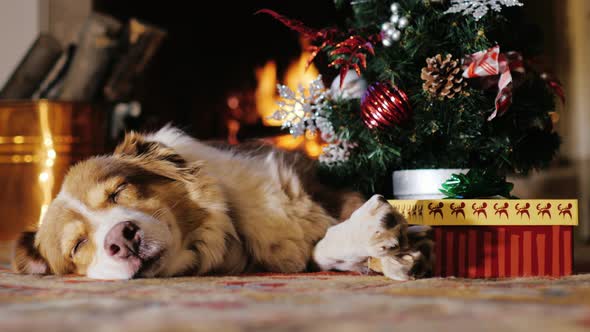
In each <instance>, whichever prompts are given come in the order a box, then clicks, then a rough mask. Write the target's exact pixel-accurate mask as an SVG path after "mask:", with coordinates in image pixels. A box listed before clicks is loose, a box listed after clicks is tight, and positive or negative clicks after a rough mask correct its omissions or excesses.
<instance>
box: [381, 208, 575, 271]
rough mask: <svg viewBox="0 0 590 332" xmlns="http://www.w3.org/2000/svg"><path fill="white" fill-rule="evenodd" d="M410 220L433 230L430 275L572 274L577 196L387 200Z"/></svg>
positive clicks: (411, 222)
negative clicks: (532, 198) (555, 198)
mask: <svg viewBox="0 0 590 332" xmlns="http://www.w3.org/2000/svg"><path fill="white" fill-rule="evenodd" d="M389 202H390V204H391V205H393V206H394V207H396V208H397V209H398V210H399V211H400V212H401V213H402V214H403V215H404V216H405V217H406V218H407V219H408V222H409V223H410V224H415V225H429V226H432V227H433V230H434V241H435V245H434V253H435V266H434V276H438V277H449V276H455V277H463V278H503V277H527V276H553V277H559V276H565V275H570V274H572V265H573V226H576V225H578V201H577V200H548V199H545V200H520V199H519V200H511V199H464V200H458V199H449V200H446V199H444V200H391V201H389Z"/></svg>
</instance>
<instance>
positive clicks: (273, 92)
mask: <svg viewBox="0 0 590 332" xmlns="http://www.w3.org/2000/svg"><path fill="white" fill-rule="evenodd" d="M301 46H302V49H307V46H306V44H305V43H304V42H303V41H302V45H301ZM310 55H311V54H310V53H309V52H306V51H304V52H302V53H301V55H300V56H299V58H298V59H296V60H295V61H293V62H292V63H291V64H290V65H289V67H288V68H287V71H286V73H285V77H284V78H283V80H282V82H279V81H278V80H277V65H276V63H275V62H274V61H272V60H271V61H268V62H267V63H266V64H265V65H264V67H262V68H259V69H257V70H256V79H257V81H258V86H257V87H256V94H255V100H256V109H257V110H258V114H260V116H261V118H262V122H263V124H264V125H266V126H280V125H281V124H282V121H280V120H274V119H270V116H272V115H273V114H274V112H275V111H276V110H277V108H278V106H277V101H279V96H278V94H277V84H279V83H281V84H285V85H287V86H288V87H289V88H291V90H293V91H297V89H298V87H299V85H302V86H304V87H306V86H308V85H309V84H310V83H311V82H312V81H313V80H314V79H316V78H317V77H318V75H319V71H318V70H317V68H316V67H315V66H314V65H313V64H312V65H310V66H309V67H308V68H307V69H306V67H307V60H308V59H309V57H310ZM273 143H274V144H275V145H276V146H278V147H279V148H282V149H286V150H296V149H302V150H303V151H305V153H306V154H307V155H308V156H310V157H313V158H317V157H318V156H319V155H320V154H321V152H322V145H321V141H320V139H319V137H317V135H316V136H313V137H307V138H304V137H297V138H295V137H293V136H291V135H282V136H278V137H276V138H274V140H273Z"/></svg>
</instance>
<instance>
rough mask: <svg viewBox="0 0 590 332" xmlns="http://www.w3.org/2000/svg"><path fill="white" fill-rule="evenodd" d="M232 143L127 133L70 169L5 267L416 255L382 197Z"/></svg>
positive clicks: (256, 266)
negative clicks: (322, 180)
mask: <svg viewBox="0 0 590 332" xmlns="http://www.w3.org/2000/svg"><path fill="white" fill-rule="evenodd" d="M238 150H239V149H238ZM238 150H235V149H234V150H230V149H220V148H214V147H212V146H209V145H206V144H203V143H201V142H199V141H197V140H194V139H192V138H190V137H189V136H187V135H185V134H184V133H182V132H181V131H179V130H177V129H175V128H172V127H165V128H163V129H161V130H160V131H158V132H156V133H154V134H148V135H141V134H137V133H130V134H128V135H127V136H126V137H125V139H124V141H123V143H121V144H120V145H119V146H118V147H117V148H116V150H115V152H114V154H112V155H109V156H100V157H95V158H91V159H88V160H86V161H84V162H81V163H78V164H77V165H75V166H74V167H72V168H71V169H70V171H69V172H68V174H67V176H66V177H65V180H64V183H63V185H62V188H61V191H60V193H59V194H58V195H57V197H56V198H55V200H54V201H53V202H52V203H51V205H50V206H49V208H48V209H47V212H46V214H45V216H44V218H43V221H42V223H41V225H40V226H39V228H38V230H37V232H36V233H24V234H23V235H22V236H21V238H20V239H19V241H18V242H17V246H16V249H15V255H14V260H13V266H14V268H15V270H17V271H19V272H22V273H53V274H58V275H61V274H69V273H76V274H81V275H86V276H88V277H91V278H99V279H129V278H134V277H167V276H177V275H206V274H237V273H244V272H255V271H270V272H301V271H305V270H308V269H313V268H314V267H316V268H317V267H319V268H320V269H324V270H327V269H339V270H357V271H358V270H362V269H363V268H364V264H363V263H364V262H365V260H366V258H367V257H368V256H375V257H392V259H393V261H395V263H394V265H395V266H393V267H390V270H392V271H393V272H391V271H390V272H388V274H389V275H390V276H392V277H394V278H396V279H407V278H408V277H409V276H408V273H409V272H411V268H412V267H413V266H415V265H416V264H414V263H415V262H417V261H420V260H422V259H421V258H418V256H420V253H412V255H406V254H405V253H406V252H409V251H412V249H411V248H410V247H409V246H408V241H407V237H406V223H405V220H404V219H403V217H402V216H401V215H400V214H399V213H397V212H396V211H394V210H393V209H392V207H391V206H390V205H389V204H387V202H385V200H384V199H383V198H382V197H379V196H375V197H373V198H372V199H370V200H369V201H367V202H366V203H365V200H364V199H363V197H362V196H361V195H360V194H358V193H355V192H352V191H342V190H334V189H330V188H328V187H325V186H323V185H321V184H319V182H318V181H317V179H316V178H315V177H314V175H313V174H314V172H313V170H314V164H313V162H311V161H309V160H307V159H306V158H304V157H302V156H301V155H298V154H291V153H283V152H280V151H277V150H274V149H272V148H268V147H264V148H258V149H255V150H253V151H252V150H251V151H249V152H240V151H238ZM363 204H364V205H363ZM353 211H354V213H353ZM344 220H346V222H343V223H340V224H338V222H339V221H344ZM121 223H132V224H133V225H134V227H136V228H137V233H133V234H135V235H133V234H132V235H133V239H134V240H133V241H136V242H134V243H135V244H137V247H134V248H131V247H129V250H130V251H129V253H130V254H129V256H125V257H124V258H123V259H121V258H117V257H118V256H116V255H115V256H113V254H112V251H109V250H110V249H109V243H110V242H109V241H110V240H109V241H107V239H110V236H111V235H109V234H111V233H113V232H112V230H114V229H115V228H116V226H117V225H121ZM107 242H109V243H107ZM314 248H315V249H314ZM416 255H417V256H416ZM400 257H404V258H403V259H398V258H400ZM420 257H423V255H422V256H420ZM400 262H401V263H400ZM408 262H409V263H408ZM398 265H399V266H398Z"/></svg>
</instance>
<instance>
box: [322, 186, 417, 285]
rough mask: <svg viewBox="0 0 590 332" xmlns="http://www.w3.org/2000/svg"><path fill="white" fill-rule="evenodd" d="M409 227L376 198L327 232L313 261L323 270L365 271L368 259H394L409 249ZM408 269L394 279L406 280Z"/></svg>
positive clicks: (395, 212) (391, 208)
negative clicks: (398, 253)
mask: <svg viewBox="0 0 590 332" xmlns="http://www.w3.org/2000/svg"><path fill="white" fill-rule="evenodd" d="M406 228H407V222H406V220H405V219H404V218H403V216H402V215H401V214H400V213H398V212H397V211H396V210H395V209H394V208H393V207H392V206H391V205H390V204H389V203H387V201H386V200H385V199H384V198H383V196H380V195H375V196H373V197H372V198H371V199H369V200H368V201H367V202H366V203H365V204H364V205H363V206H361V207H360V208H359V209H357V210H356V211H355V212H354V213H353V214H352V215H351V217H350V218H349V219H348V220H346V221H344V222H342V223H340V224H338V225H335V226H332V227H330V228H329V229H328V231H327V232H326V236H325V237H324V238H323V239H322V240H321V241H320V242H318V244H317V245H316V247H315V249H314V260H315V262H316V264H318V266H319V267H320V268H321V269H322V270H341V271H364V270H365V269H366V262H367V258H368V257H388V256H394V255H395V254H396V253H397V252H399V250H400V248H404V247H406V246H407V236H406ZM410 267H411V266H410ZM405 269H406V268H405V265H404V271H402V273H396V274H395V279H403V277H401V276H402V275H405V276H406V279H407V273H406V272H408V271H409V268H408V269H407V270H408V271H405Z"/></svg>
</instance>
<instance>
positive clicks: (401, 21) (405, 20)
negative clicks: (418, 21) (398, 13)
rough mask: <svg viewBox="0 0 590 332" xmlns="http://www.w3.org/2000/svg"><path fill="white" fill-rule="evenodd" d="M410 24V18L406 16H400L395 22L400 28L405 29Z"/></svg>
mask: <svg viewBox="0 0 590 332" xmlns="http://www.w3.org/2000/svg"><path fill="white" fill-rule="evenodd" d="M409 24H410V20H408V18H407V17H402V18H400V19H399V21H398V22H397V27H398V28H400V29H405V28H406V27H407V26H408V25H409Z"/></svg>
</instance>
